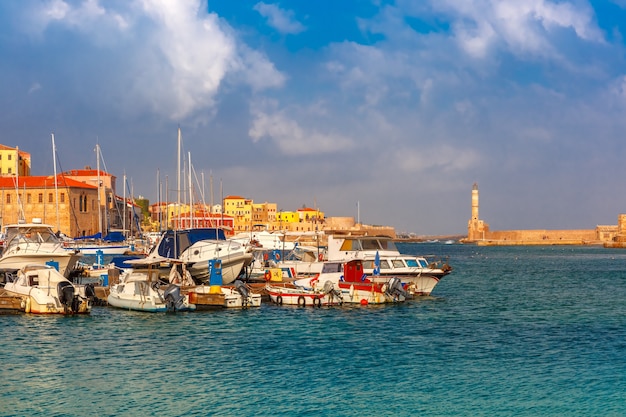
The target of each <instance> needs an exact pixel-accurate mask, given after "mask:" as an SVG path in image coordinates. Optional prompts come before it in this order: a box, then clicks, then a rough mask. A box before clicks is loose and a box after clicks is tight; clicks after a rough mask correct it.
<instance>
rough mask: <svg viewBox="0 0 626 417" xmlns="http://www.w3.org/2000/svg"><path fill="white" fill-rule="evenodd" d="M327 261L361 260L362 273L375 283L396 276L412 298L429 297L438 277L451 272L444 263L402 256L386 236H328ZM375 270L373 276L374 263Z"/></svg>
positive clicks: (412, 256)
mask: <svg viewBox="0 0 626 417" xmlns="http://www.w3.org/2000/svg"><path fill="white" fill-rule="evenodd" d="M327 256H328V260H329V261H347V260H351V259H360V260H362V261H363V269H364V273H365V274H367V275H370V276H373V275H376V276H375V277H374V278H373V279H374V280H375V281H376V282H384V281H386V279H387V278H388V277H398V278H400V280H401V281H402V283H404V284H408V286H407V289H408V291H410V293H411V294H412V295H430V293H431V292H432V291H433V289H434V288H435V286H436V285H437V284H438V283H439V281H440V280H441V278H443V277H444V276H446V275H448V274H449V273H450V272H452V267H451V266H450V265H449V264H448V263H447V262H446V263H443V262H437V261H434V262H433V261H431V262H429V261H428V260H427V259H426V257H424V256H415V255H403V254H401V253H400V251H399V250H398V248H397V247H396V245H395V243H394V241H393V239H392V238H390V237H389V236H352V235H349V236H333V235H331V236H329V237H328V251H327ZM377 261H378V265H379V266H378V271H377V274H374V271H375V270H376V269H377V268H376V262H377Z"/></svg>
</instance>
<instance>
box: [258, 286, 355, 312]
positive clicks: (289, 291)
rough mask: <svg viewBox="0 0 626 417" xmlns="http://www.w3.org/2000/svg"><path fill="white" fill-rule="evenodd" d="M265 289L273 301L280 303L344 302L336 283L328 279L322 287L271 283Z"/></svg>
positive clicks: (314, 305) (319, 303)
mask: <svg viewBox="0 0 626 417" xmlns="http://www.w3.org/2000/svg"><path fill="white" fill-rule="evenodd" d="M265 291H266V292H267V294H268V295H269V297H270V300H272V302H273V303H275V304H278V305H297V306H299V307H306V306H313V307H321V306H329V305H341V304H343V294H342V293H341V291H340V290H338V289H335V287H334V284H333V283H332V282H330V281H326V282H325V284H324V286H323V287H321V288H315V289H312V288H311V289H307V288H304V287H300V286H295V285H293V284H284V285H277V284H274V285H272V284H270V283H268V284H267V285H266V287H265Z"/></svg>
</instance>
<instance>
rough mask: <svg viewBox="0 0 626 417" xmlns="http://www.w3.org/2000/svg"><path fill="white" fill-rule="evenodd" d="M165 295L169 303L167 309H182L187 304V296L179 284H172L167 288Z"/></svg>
mask: <svg viewBox="0 0 626 417" xmlns="http://www.w3.org/2000/svg"><path fill="white" fill-rule="evenodd" d="M163 296H164V298H165V303H166V304H167V311H176V310H182V309H183V307H184V306H185V303H184V301H185V297H184V296H183V295H182V294H181V293H180V288H179V287H178V286H177V285H174V284H170V285H169V286H168V287H167V288H166V289H165V292H164V293H163Z"/></svg>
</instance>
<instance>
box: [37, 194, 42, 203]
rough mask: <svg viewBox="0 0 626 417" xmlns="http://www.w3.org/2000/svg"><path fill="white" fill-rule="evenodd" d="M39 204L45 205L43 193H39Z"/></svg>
mask: <svg viewBox="0 0 626 417" xmlns="http://www.w3.org/2000/svg"><path fill="white" fill-rule="evenodd" d="M37 202H38V203H43V193H39V195H38V196H37Z"/></svg>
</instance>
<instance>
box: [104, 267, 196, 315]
mask: <svg viewBox="0 0 626 417" xmlns="http://www.w3.org/2000/svg"><path fill="white" fill-rule="evenodd" d="M159 264H160V263H157V262H145V260H144V259H141V260H137V263H135V266H136V269H133V270H131V271H128V272H126V273H125V274H123V275H122V276H120V282H119V283H117V284H114V285H112V286H111V287H110V292H109V296H108V297H107V302H108V303H109V305H110V306H112V307H117V308H121V309H125V310H135V311H147V312H153V313H154V312H174V311H189V310H195V309H196V306H195V305H194V304H191V303H190V302H189V296H188V295H184V294H182V293H181V290H180V286H179V285H177V284H175V283H172V282H170V283H169V284H168V283H167V282H165V281H163V280H161V279H160V274H161V270H160V268H159ZM174 268H175V267H174ZM173 271H175V270H174V269H173ZM172 275H174V274H172ZM178 279H180V277H179V278H178ZM171 281H175V279H172V278H171Z"/></svg>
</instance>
